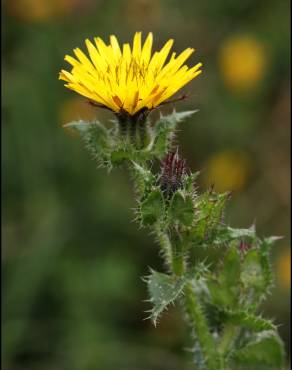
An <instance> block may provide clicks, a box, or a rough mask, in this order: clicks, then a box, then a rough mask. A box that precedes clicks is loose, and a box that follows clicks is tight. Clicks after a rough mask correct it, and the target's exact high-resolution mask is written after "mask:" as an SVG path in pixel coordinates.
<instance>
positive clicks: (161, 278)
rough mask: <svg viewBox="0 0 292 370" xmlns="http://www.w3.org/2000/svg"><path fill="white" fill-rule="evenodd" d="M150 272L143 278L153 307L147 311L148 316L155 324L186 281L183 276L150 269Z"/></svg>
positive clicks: (177, 295)
mask: <svg viewBox="0 0 292 370" xmlns="http://www.w3.org/2000/svg"><path fill="white" fill-rule="evenodd" d="M150 271H151V274H150V275H149V276H147V277H146V278H145V281H146V282H147V286H148V292H149V295H150V302H151V303H152V304H153V308H152V309H151V310H150V311H149V312H150V316H149V318H150V319H151V320H152V322H153V323H154V325H155V326H156V324H157V320H158V318H159V316H160V314H161V313H162V312H163V311H164V310H165V309H166V308H167V307H168V306H169V305H170V304H171V303H174V301H175V300H176V299H177V298H178V297H179V296H180V294H182V291H183V288H184V286H185V284H186V282H187V280H186V279H185V278H184V277H175V276H170V275H167V274H164V273H161V272H157V271H154V270H152V269H151V270H150Z"/></svg>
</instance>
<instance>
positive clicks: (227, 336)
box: [218, 324, 238, 369]
mask: <svg viewBox="0 0 292 370" xmlns="http://www.w3.org/2000/svg"><path fill="white" fill-rule="evenodd" d="M237 334H238V328H237V327H236V326H234V325H232V324H227V325H226V326H225V328H224V331H223V334H222V336H221V340H220V343H219V345H218V352H219V355H220V359H221V366H222V368H223V369H225V363H226V357H227V355H228V352H229V350H230V348H231V346H232V344H233V342H234V340H235V338H236V336H237Z"/></svg>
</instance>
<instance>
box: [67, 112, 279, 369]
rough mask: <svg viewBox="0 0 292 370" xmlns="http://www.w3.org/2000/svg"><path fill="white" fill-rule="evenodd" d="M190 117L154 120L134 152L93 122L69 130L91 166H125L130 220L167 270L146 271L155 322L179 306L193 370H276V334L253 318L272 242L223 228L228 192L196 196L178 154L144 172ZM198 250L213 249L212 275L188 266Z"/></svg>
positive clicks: (266, 282)
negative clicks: (143, 230)
mask: <svg viewBox="0 0 292 370" xmlns="http://www.w3.org/2000/svg"><path fill="white" fill-rule="evenodd" d="M192 113H194V112H186V113H176V112H173V113H172V114H171V115H169V116H161V117H160V119H159V120H158V122H157V123H156V124H155V125H154V127H153V129H152V130H151V137H152V140H151V141H150V143H149V144H148V146H147V147H143V148H141V149H140V150H138V148H137V145H138V144H137V142H136V141H135V140H133V137H131V138H129V137H128V136H127V134H126V133H125V132H123V133H122V134H121V133H120V132H119V131H118V130H117V131H110V130H107V129H104V128H102V126H101V125H100V124H99V123H95V124H89V125H86V124H85V123H73V124H71V127H74V128H75V129H77V130H78V131H79V132H80V134H81V136H82V138H83V139H84V141H85V142H86V145H87V147H88V149H89V150H90V152H91V153H92V154H93V157H94V158H95V159H96V160H97V162H98V163H102V164H103V165H107V166H108V167H110V168H111V167H113V166H116V165H120V164H121V163H126V164H127V165H128V167H129V168H130V171H131V174H132V178H133V180H134V183H135V189H136V193H137V196H138V207H137V219H138V220H139V222H140V225H141V226H144V227H147V228H148V229H149V230H151V231H152V232H153V233H154V234H155V236H156V239H157V241H158V243H159V245H160V247H161V251H162V255H163V256H164V259H165V262H166V266H167V269H168V273H167V274H164V273H159V272H156V271H154V270H151V274H150V275H149V276H148V277H147V279H146V281H147V284H148V291H149V295H150V299H149V301H150V302H151V303H152V305H153V307H152V309H151V310H150V311H149V312H150V316H149V317H150V318H151V320H152V321H153V322H154V324H155V325H156V323H157V319H158V317H159V316H160V314H161V313H162V312H163V311H164V310H165V309H166V308H167V307H168V306H169V305H170V304H173V303H175V302H176V301H180V302H181V303H182V304H183V306H184V309H185V312H186V316H187V318H188V322H189V324H190V326H191V328H192V331H193V335H194V338H195V347H194V358H195V363H196V365H197V368H198V369H206V370H230V369H231V368H232V367H235V368H236V370H239V369H244V368H246V369H251V368H252V369H254V370H255V369H260V368H264V369H275V370H276V369H278V370H279V369H280V367H281V364H282V358H283V349H282V344H281V341H280V339H279V337H278V334H277V329H276V327H275V326H274V325H273V323H272V322H270V321H269V320H266V319H264V318H262V317H261V316H260V315H258V314H257V311H258V308H259V304H260V303H261V301H262V300H263V299H264V298H265V296H266V295H267V293H268V292H269V290H270V287H271V284H272V281H273V279H272V270H271V266H270V263H269V250H270V247H271V245H272V244H273V242H274V241H275V240H276V239H277V238H265V239H263V240H261V239H260V238H259V237H258V236H257V235H256V230H255V226H254V225H253V226H252V227H250V228H248V229H236V228H232V227H229V226H228V225H226V224H225V222H224V212H225V207H226V203H227V200H228V199H229V197H230V193H228V192H226V193H223V194H217V193H215V192H214V191H213V189H210V190H208V191H206V192H204V193H201V194H198V193H197V190H196V185H195V180H196V177H197V175H198V173H194V174H192V173H189V172H187V171H186V170H185V167H184V166H185V162H184V161H183V160H181V159H180V158H179V156H178V152H176V153H175V154H174V153H170V154H169V155H168V156H167V157H166V160H165V161H164V162H163V163H164V166H162V169H161V171H162V173H161V174H159V173H158V174H157V173H154V172H153V171H152V170H151V167H150V163H151V161H152V160H154V159H160V158H162V156H163V155H165V153H166V151H167V150H168V149H169V148H170V145H171V140H172V138H173V135H174V132H175V128H176V124H177V123H178V122H179V121H181V119H183V118H184V117H187V116H189V115H191V114H192ZM99 153H100V157H99V158H98V155H99ZM150 160H151V161H150ZM162 180H163V181H162ZM167 184H169V185H170V186H168V187H167V189H168V191H166V190H165V185H167ZM172 185H173V186H172ZM198 247H204V248H214V247H216V248H220V251H221V256H220V258H219V261H218V262H217V264H214V265H213V266H212V269H210V268H209V267H207V263H206V261H195V260H193V257H192V256H194V255H196V253H195V251H196V248H198ZM264 366H265V367H264Z"/></svg>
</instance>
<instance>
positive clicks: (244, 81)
mask: <svg viewBox="0 0 292 370" xmlns="http://www.w3.org/2000/svg"><path fill="white" fill-rule="evenodd" d="M266 59H267V58H266V53H265V50H264V47H263V45H262V44H261V43H260V42H259V41H258V40H257V39H255V38H253V37H251V36H247V35H239V36H234V37H231V38H230V39H228V40H227V41H226V42H225V43H224V44H223V47H222V48H221V50H220V55H219V64H220V68H221V71H222V74H223V78H224V82H225V84H226V85H227V87H229V88H230V89H231V90H232V91H235V92H245V91H250V90H251V89H253V88H255V87H256V86H257V85H258V84H259V82H261V80H262V78H263V76H264V73H265V71H266V62H267V60H266Z"/></svg>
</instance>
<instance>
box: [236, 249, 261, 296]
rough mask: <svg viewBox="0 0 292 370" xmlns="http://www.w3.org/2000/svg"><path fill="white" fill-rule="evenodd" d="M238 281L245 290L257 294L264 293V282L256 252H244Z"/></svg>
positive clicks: (258, 255) (254, 250) (258, 256)
mask: <svg viewBox="0 0 292 370" xmlns="http://www.w3.org/2000/svg"><path fill="white" fill-rule="evenodd" d="M240 279H241V281H242V283H243V285H244V286H245V287H246V288H248V289H254V290H255V291H257V292H265V290H266V281H265V276H264V273H263V268H262V263H261V256H260V254H259V252H258V250H256V249H251V250H249V251H247V252H246V255H245V257H244V260H243V262H242V264H241V274H240Z"/></svg>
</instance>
